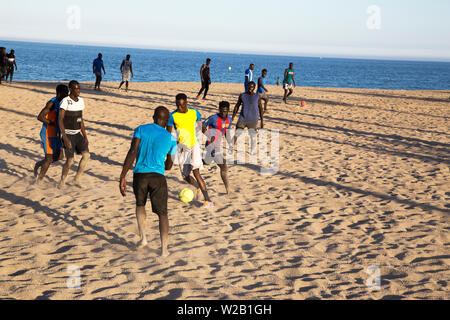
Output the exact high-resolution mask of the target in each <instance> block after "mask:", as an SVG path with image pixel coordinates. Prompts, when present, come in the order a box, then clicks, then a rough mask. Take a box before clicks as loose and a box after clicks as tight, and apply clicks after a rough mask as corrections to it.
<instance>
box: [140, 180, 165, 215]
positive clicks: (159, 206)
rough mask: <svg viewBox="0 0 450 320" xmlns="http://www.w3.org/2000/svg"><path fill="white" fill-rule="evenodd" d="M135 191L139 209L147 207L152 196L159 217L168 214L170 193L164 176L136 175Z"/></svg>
mask: <svg viewBox="0 0 450 320" xmlns="http://www.w3.org/2000/svg"><path fill="white" fill-rule="evenodd" d="M133 191H134V195H135V196H136V205H137V206H138V207H145V205H146V204H147V199H148V196H149V195H150V201H151V203H152V210H153V212H154V213H156V214H157V215H159V216H163V215H167V214H168V211H167V201H168V198H169V193H168V189H167V181H166V177H164V176H163V175H162V174H159V173H135V174H134V177H133Z"/></svg>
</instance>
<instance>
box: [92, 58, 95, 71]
mask: <svg viewBox="0 0 450 320" xmlns="http://www.w3.org/2000/svg"><path fill="white" fill-rule="evenodd" d="M92 73H95V60H94V62H93V63H92Z"/></svg>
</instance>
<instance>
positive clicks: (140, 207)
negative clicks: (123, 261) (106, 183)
mask: <svg viewBox="0 0 450 320" xmlns="http://www.w3.org/2000/svg"><path fill="white" fill-rule="evenodd" d="M133 191H134V195H135V197H136V220H137V224H138V230H139V237H140V241H139V242H138V244H137V247H138V248H142V247H145V246H146V245H147V244H148V241H147V236H146V235H145V227H146V219H147V212H146V211H145V205H146V204H147V196H148V192H149V190H148V181H147V175H146V174H135V175H134V176H133Z"/></svg>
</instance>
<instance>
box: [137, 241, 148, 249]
mask: <svg viewBox="0 0 450 320" xmlns="http://www.w3.org/2000/svg"><path fill="white" fill-rule="evenodd" d="M146 246H148V242H147V239H143V240H141V241H139V242H138V243H137V244H136V248H138V249H142V248H145V247H146Z"/></svg>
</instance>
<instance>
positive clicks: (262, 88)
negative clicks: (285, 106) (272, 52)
mask: <svg viewBox="0 0 450 320" xmlns="http://www.w3.org/2000/svg"><path fill="white" fill-rule="evenodd" d="M266 76H267V69H263V71H262V74H261V77H260V78H259V79H258V94H259V98H260V99H261V100H262V101H264V113H267V112H268V110H267V104H268V103H269V97H268V96H267V92H269V90H268V89H267V88H266Z"/></svg>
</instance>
